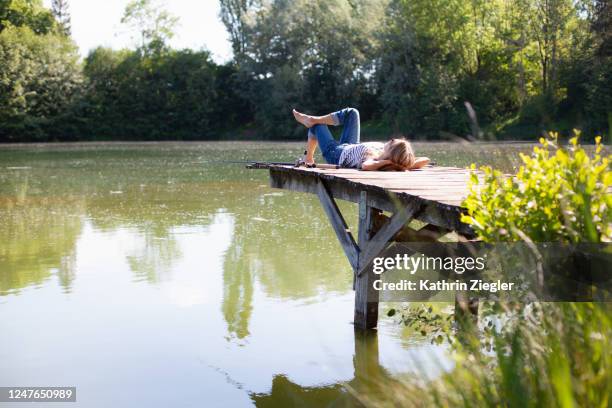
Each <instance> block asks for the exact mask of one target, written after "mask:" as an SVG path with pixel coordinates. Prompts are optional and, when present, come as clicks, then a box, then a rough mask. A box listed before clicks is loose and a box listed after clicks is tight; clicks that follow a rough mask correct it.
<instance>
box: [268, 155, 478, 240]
mask: <svg viewBox="0 0 612 408" xmlns="http://www.w3.org/2000/svg"><path fill="white" fill-rule="evenodd" d="M269 171H270V185H271V186H272V187H275V188H282V189H287V190H293V191H300V192H305V193H314V194H317V183H318V180H319V179H321V180H324V181H325V183H326V187H327V188H328V189H329V191H330V193H331V194H332V195H333V197H334V198H335V199H341V200H346V201H351V202H354V203H358V202H359V200H360V191H362V190H363V191H367V193H368V195H367V198H366V200H367V202H368V205H369V206H371V207H374V208H378V209H380V210H383V211H389V212H392V213H394V212H396V211H397V209H398V208H401V207H404V206H409V205H412V204H413V203H414V202H415V201H416V202H420V203H422V204H423V205H424V210H423V211H422V212H421V213H420V214H419V216H418V217H417V218H418V219H419V220H421V221H424V222H426V223H428V224H434V225H437V226H440V227H444V228H448V229H451V230H454V231H457V232H458V233H460V234H462V235H465V236H467V237H470V236H473V231H472V229H471V227H470V226H469V225H466V224H463V223H462V222H461V221H460V215H461V214H462V212H463V211H464V210H463V209H462V208H461V207H460V205H459V203H451V204H446V203H444V202H439V201H436V200H427V199H423V198H421V197H418V196H415V195H412V194H409V193H405V192H404V193H394V192H392V191H389V190H387V189H385V188H383V187H380V186H375V185H366V184H363V183H359V182H357V181H350V180H345V179H341V178H339V177H335V176H333V175H329V174H325V173H323V172H321V171H319V172H314V171H308V170H293V169H291V168H283V167H281V166H274V167H272V168H270V170H269Z"/></svg>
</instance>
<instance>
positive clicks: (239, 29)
mask: <svg viewBox="0 0 612 408" xmlns="http://www.w3.org/2000/svg"><path fill="white" fill-rule="evenodd" d="M219 2H220V6H221V11H220V17H221V21H222V22H223V24H225V27H226V28H227V31H228V33H229V34H230V39H231V42H232V48H233V49H234V55H241V54H242V53H243V52H244V51H245V48H246V45H247V38H246V35H247V33H246V31H247V29H246V26H247V24H248V21H247V19H248V13H249V11H251V10H253V9H254V8H255V7H256V6H257V5H260V1H259V0H220V1H219Z"/></svg>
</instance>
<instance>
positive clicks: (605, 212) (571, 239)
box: [463, 136, 612, 243]
mask: <svg viewBox="0 0 612 408" xmlns="http://www.w3.org/2000/svg"><path fill="white" fill-rule="evenodd" d="M540 143H541V146H540V147H535V148H534V150H533V154H532V155H531V156H527V155H521V158H522V160H523V165H522V166H521V167H520V168H519V171H518V173H517V174H516V176H514V177H506V176H504V175H503V174H502V173H501V172H499V171H498V170H494V169H492V168H491V167H483V168H482V170H483V172H484V176H482V180H479V179H478V176H477V174H476V173H474V174H472V180H471V183H470V188H471V193H470V195H469V196H468V198H467V200H466V201H465V206H466V208H467V209H468V214H467V215H465V216H464V217H463V221H464V222H467V223H469V224H471V225H472V227H473V228H474V230H475V231H476V233H477V234H478V235H479V237H480V238H482V239H484V240H486V241H488V242H500V241H521V240H524V239H525V237H529V239H531V240H533V241H535V242H559V241H563V242H567V243H580V242H609V241H610V240H611V239H612V196H611V195H610V193H609V189H610V188H611V187H612V173H611V172H610V159H611V157H606V156H602V146H601V137H597V138H596V146H595V152H594V154H593V155H592V156H589V154H588V153H587V152H586V151H585V150H584V149H583V148H582V147H580V145H578V136H575V137H573V138H572V139H571V140H570V145H569V146H568V147H567V148H563V147H561V146H558V145H557V140H556V138H554V139H552V140H546V139H543V138H542V139H541V140H540Z"/></svg>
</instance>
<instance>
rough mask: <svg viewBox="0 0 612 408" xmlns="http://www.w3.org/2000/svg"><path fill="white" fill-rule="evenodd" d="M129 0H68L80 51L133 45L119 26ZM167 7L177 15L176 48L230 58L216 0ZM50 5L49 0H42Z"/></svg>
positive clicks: (173, 2) (177, 1)
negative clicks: (98, 47)
mask: <svg viewBox="0 0 612 408" xmlns="http://www.w3.org/2000/svg"><path fill="white" fill-rule="evenodd" d="M128 3H129V0H69V1H68V4H69V7H70V15H71V18H72V37H73V39H74V40H75V41H76V43H77V44H78V46H79V50H80V53H81V55H83V56H85V55H87V53H88V52H89V50H90V49H92V48H95V47H97V46H99V45H103V46H107V47H112V48H116V49H119V48H125V47H133V46H135V45H136V44H137V40H136V37H134V35H133V33H129V32H127V31H126V27H124V26H122V25H121V23H120V21H121V16H122V15H123V10H124V9H125V6H126V4H128ZM162 3H163V4H165V8H166V10H168V11H169V12H170V13H172V14H174V15H175V16H177V17H178V18H179V22H178V26H177V28H176V35H175V36H174V38H173V39H172V40H171V41H170V45H172V46H173V47H175V48H192V49H194V50H199V49H202V48H204V49H207V50H208V51H210V52H211V53H212V56H213V59H214V60H215V61H216V62H218V63H223V62H226V61H228V60H229V59H231V57H232V49H231V45H230V42H229V36H228V34H227V31H226V30H225V26H224V25H223V23H222V22H221V20H220V18H219V1H218V0H166V1H163V0H162ZM44 4H45V6H47V7H51V0H44Z"/></svg>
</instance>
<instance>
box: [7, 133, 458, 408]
mask: <svg viewBox="0 0 612 408" xmlns="http://www.w3.org/2000/svg"><path fill="white" fill-rule="evenodd" d="M300 148H301V146H300V145H297V144H296V145H290V146H285V147H282V149H279V148H277V147H269V145H257V144H255V145H253V146H250V147H249V146H247V147H245V146H244V145H241V144H223V143H221V144H192V145H190V144H161V145H123V146H121V145H119V146H117V145H112V146H106V145H103V146H102V147H100V146H98V147H95V146H94V147H91V146H89V145H87V146H85V147H79V146H76V147H73V146H64V147H61V146H60V147H58V146H57V145H56V146H53V147H50V148H48V149H47V148H43V149H38V148H30V147H28V148H19V149H13V150H11V149H6V150H3V149H0V163H1V165H2V167H0V322H2V323H1V326H0V330H1V331H2V333H3V336H2V338H1V339H0V384H4V383H7V384H8V383H10V384H21V383H22V384H39V383H40V384H47V383H49V381H50V379H53V381H55V382H57V383H67V384H75V385H77V386H79V387H80V388H79V393H80V394H79V395H82V396H83V398H84V401H87V402H88V404H87V406H134V405H140V406H172V405H176V404H175V403H176V399H171V398H170V397H171V395H169V394H168V393H167V392H166V391H164V390H165V389H167V388H164V387H168V386H170V387H171V388H172V389H173V390H175V394H172V395H176V394H179V395H181V396H182V398H183V401H202V403H203V405H206V404H205V402H206V401H216V402H218V401H223V403H224V405H230V406H243V405H250V404H256V405H258V406H286V405H287V404H289V403H291V404H292V405H293V404H294V403H296V400H299V401H305V402H310V401H312V402H313V403H320V404H332V403H336V404H340V405H344V404H353V403H356V401H355V400H354V399H353V395H354V394H352V393H351V392H350V390H354V391H355V392H358V393H360V394H362V393H367V394H368V395H370V396H373V398H374V396H377V395H383V390H381V389H380V385H381V384H385V383H386V384H388V383H389V382H390V381H392V380H393V379H398V378H400V377H401V375H402V374H403V373H406V372H417V371H418V370H419V368H418V367H417V366H415V364H414V361H415V356H416V355H433V356H435V358H436V359H438V360H442V361H445V360H444V357H443V355H444V350H443V349H440V348H436V347H433V346H429V345H428V344H423V342H422V341H421V340H419V339H418V337H414V336H413V335H412V333H410V332H409V331H406V330H402V329H401V328H398V327H395V326H393V325H392V324H391V323H390V322H388V321H383V322H382V324H381V328H380V330H379V334H378V337H375V338H372V337H360V336H355V334H354V332H353V327H352V325H351V324H350V323H351V320H352V312H353V292H352V290H351V280H352V279H351V274H350V268H349V265H348V263H347V261H346V260H345V258H344V256H343V254H342V251H341V249H340V247H339V244H338V243H337V242H336V239H335V236H334V233H333V231H332V229H331V228H330V226H329V225H328V223H327V220H326V218H325V215H324V213H323V211H322V210H321V208H320V206H319V203H318V201H317V200H316V197H314V196H312V195H308V194H297V193H287V192H283V191H278V190H272V189H270V188H269V187H267V174H266V172H263V171H249V170H244V169H242V168H241V167H239V166H235V165H222V164H217V165H213V164H210V163H208V164H207V163H206V161H207V160H216V161H219V160H224V159H227V160H243V159H246V158H249V157H257V158H262V159H266V158H268V159H274V160H289V159H291V158H292V157H294V156H296V155H297V154H298V152H299V150H300ZM431 149H432V150H435V149H439V146H432V147H431ZM421 150H422V151H423V150H424V149H421ZM448 151H449V152H450V150H448ZM445 154H449V153H445ZM432 156H434V157H435V155H434V154H432ZM462 160H464V159H463V158H462ZM449 164H452V163H449ZM345 209H346V210H348V214H349V216H350V218H351V219H352V218H355V217H356V208H354V206H352V207H350V209H349V208H348V207H346V208H345ZM349 223H350V221H349ZM31 289H36V290H31ZM58 316H59V318H58ZM33 322H35V323H33ZM379 341H380V342H381V347H380V351H379V347H378V342H379ZM67 359H68V360H70V361H71V362H72V363H71V364H70V365H68V364H67V363H66V361H67ZM444 364H446V363H444ZM448 368H449V366H448V364H447V365H443V367H442V368H441V369H448ZM434 371H435V370H434ZM430 372H432V371H431V370H430ZM177 373H181V375H180V376H177ZM119 384H123V385H125V384H128V385H130V387H131V389H132V390H134V394H133V395H132V396H123V399H122V400H119V401H118V400H116V399H114V398H113V396H112V395H109V394H108V393H106V392H105V391H104V390H105V389H109V387H117V386H118V385H119ZM162 385H163V386H162ZM79 398H81V397H79Z"/></svg>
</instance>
